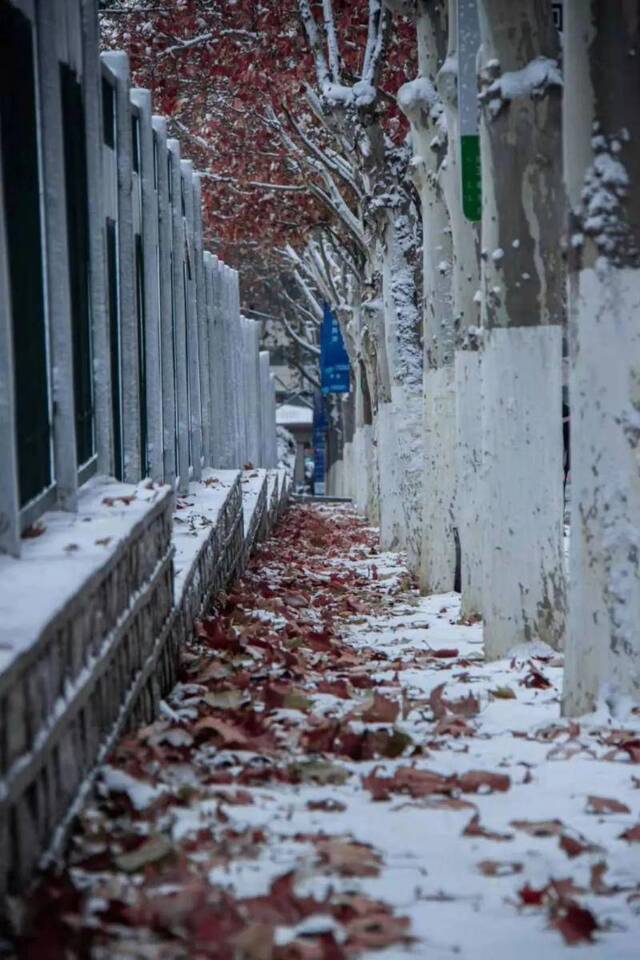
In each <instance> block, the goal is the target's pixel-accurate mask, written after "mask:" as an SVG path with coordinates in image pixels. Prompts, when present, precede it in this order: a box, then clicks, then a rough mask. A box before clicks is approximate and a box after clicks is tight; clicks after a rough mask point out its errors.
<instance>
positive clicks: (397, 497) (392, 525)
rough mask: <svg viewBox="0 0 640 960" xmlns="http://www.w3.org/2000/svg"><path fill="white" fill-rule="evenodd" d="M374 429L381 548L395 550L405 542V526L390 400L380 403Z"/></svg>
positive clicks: (395, 426) (392, 408)
mask: <svg viewBox="0 0 640 960" xmlns="http://www.w3.org/2000/svg"><path fill="white" fill-rule="evenodd" d="M375 429H376V446H377V454H378V457H377V459H378V474H379V477H378V480H379V484H380V488H379V489H380V499H379V503H380V543H381V544H382V549H383V550H397V549H401V548H403V547H404V545H405V527H404V510H403V504H402V497H401V493H400V476H399V463H398V445H397V443H396V440H397V429H398V421H397V417H396V415H395V407H394V404H393V403H381V404H380V406H379V407H378V415H377V417H376V424H375Z"/></svg>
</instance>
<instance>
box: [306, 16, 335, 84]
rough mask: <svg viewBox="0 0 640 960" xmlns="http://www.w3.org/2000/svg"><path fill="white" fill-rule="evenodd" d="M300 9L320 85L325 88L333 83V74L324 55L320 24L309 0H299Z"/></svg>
mask: <svg viewBox="0 0 640 960" xmlns="http://www.w3.org/2000/svg"><path fill="white" fill-rule="evenodd" d="M298 10H299V11H300V19H301V20H302V25H303V27H304V31H305V33H306V35H307V40H308V41H309V46H310V47H311V52H312V54H313V61H314V64H315V69H316V77H317V79H318V85H319V87H320V89H321V90H323V89H324V88H325V86H327V85H331V74H330V72H329V67H328V64H327V58H326V57H325V55H324V50H323V45H322V40H321V38H320V33H319V31H318V24H317V23H316V18H315V17H314V15H313V12H312V10H311V4H310V3H309V0H298Z"/></svg>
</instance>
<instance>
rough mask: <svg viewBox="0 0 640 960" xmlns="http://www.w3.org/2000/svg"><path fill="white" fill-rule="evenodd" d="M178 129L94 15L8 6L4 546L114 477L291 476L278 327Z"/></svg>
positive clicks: (0, 398) (1, 186)
mask: <svg viewBox="0 0 640 960" xmlns="http://www.w3.org/2000/svg"><path fill="white" fill-rule="evenodd" d="M167 131H168V123H167V120H166V119H165V118H163V117H158V116H153V115H152V104H151V95H150V93H149V92H148V91H146V90H141V89H131V88H130V81H129V66H128V60H127V57H126V54H124V53H121V52H109V53H104V54H103V55H102V56H101V57H100V56H99V55H98V29H97V10H96V3H95V0H47V2H46V3H45V2H38V0H0V444H1V445H2V457H0V550H2V551H5V552H9V553H12V554H14V555H18V554H19V550H20V538H21V534H22V533H23V532H24V531H25V529H26V528H28V527H30V526H31V525H33V524H34V522H36V521H37V519H38V517H39V516H40V515H41V514H42V513H43V512H44V511H45V510H47V509H51V508H57V509H62V510H73V509H74V508H75V504H76V496H77V489H78V486H79V485H80V484H82V483H83V482H84V481H85V480H86V479H88V478H89V477H90V476H91V475H92V474H93V473H95V472H97V471H99V472H100V473H104V474H109V475H113V476H115V477H117V478H118V479H121V480H124V481H126V482H132V483H135V482H137V481H139V480H141V479H142V478H144V477H146V476H149V477H151V478H152V479H153V480H156V481H163V482H166V483H169V484H173V485H175V486H176V488H177V489H178V490H179V491H181V492H186V490H187V488H188V483H189V480H190V479H191V478H193V479H198V478H199V476H200V473H201V469H202V466H204V465H209V466H214V467H242V466H244V465H245V464H246V463H249V462H250V463H252V464H253V465H254V466H258V465H260V466H268V467H273V466H275V461H276V444H275V395H274V390H273V382H272V378H271V377H270V375H269V371H268V366H267V365H265V360H264V358H261V357H260V356H259V328H258V325H257V324H256V323H255V322H254V321H252V320H248V319H246V318H244V317H241V315H240V296H239V281H238V273H237V272H236V271H235V270H232V269H231V268H230V267H228V266H227V265H225V264H224V263H222V262H221V261H219V260H218V259H217V258H216V257H214V256H212V255H211V254H210V253H208V252H206V251H204V249H203V230H202V207H201V182H200V177H199V175H198V173H197V172H195V171H194V170H193V167H192V164H191V163H190V162H189V161H188V160H184V159H182V157H181V152H180V144H179V142H178V141H177V140H173V139H171V138H169V137H168V132H167Z"/></svg>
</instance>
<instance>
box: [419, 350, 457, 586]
mask: <svg viewBox="0 0 640 960" xmlns="http://www.w3.org/2000/svg"><path fill="white" fill-rule="evenodd" d="M424 385H425V399H424V449H425V469H424V475H423V497H424V512H423V528H422V562H421V565H420V588H421V590H422V591H423V592H424V593H447V592H448V591H450V590H452V589H453V586H454V578H455V568H456V545H455V536H454V529H455V516H454V503H453V492H454V490H455V482H456V477H455V445H456V406H455V382H454V369H453V365H452V364H450V363H447V364H445V365H444V366H443V367H440V369H435V368H432V367H427V368H426V369H425V377H424Z"/></svg>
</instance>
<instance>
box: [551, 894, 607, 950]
mask: <svg viewBox="0 0 640 960" xmlns="http://www.w3.org/2000/svg"><path fill="white" fill-rule="evenodd" d="M549 922H550V925H551V926H552V927H554V928H555V929H556V930H559V931H560V933H561V934H562V936H563V937H564V941H565V943H568V944H574V943H582V942H589V941H592V940H593V934H594V933H595V931H596V930H598V929H599V924H598V921H597V920H596V918H595V917H594V915H593V914H592V913H591V911H590V910H587V909H586V908H585V907H581V906H580V904H579V903H577V902H576V901H575V900H560V901H559V902H558V904H556V905H554V907H553V910H552V913H551V918H550V921H549Z"/></svg>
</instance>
